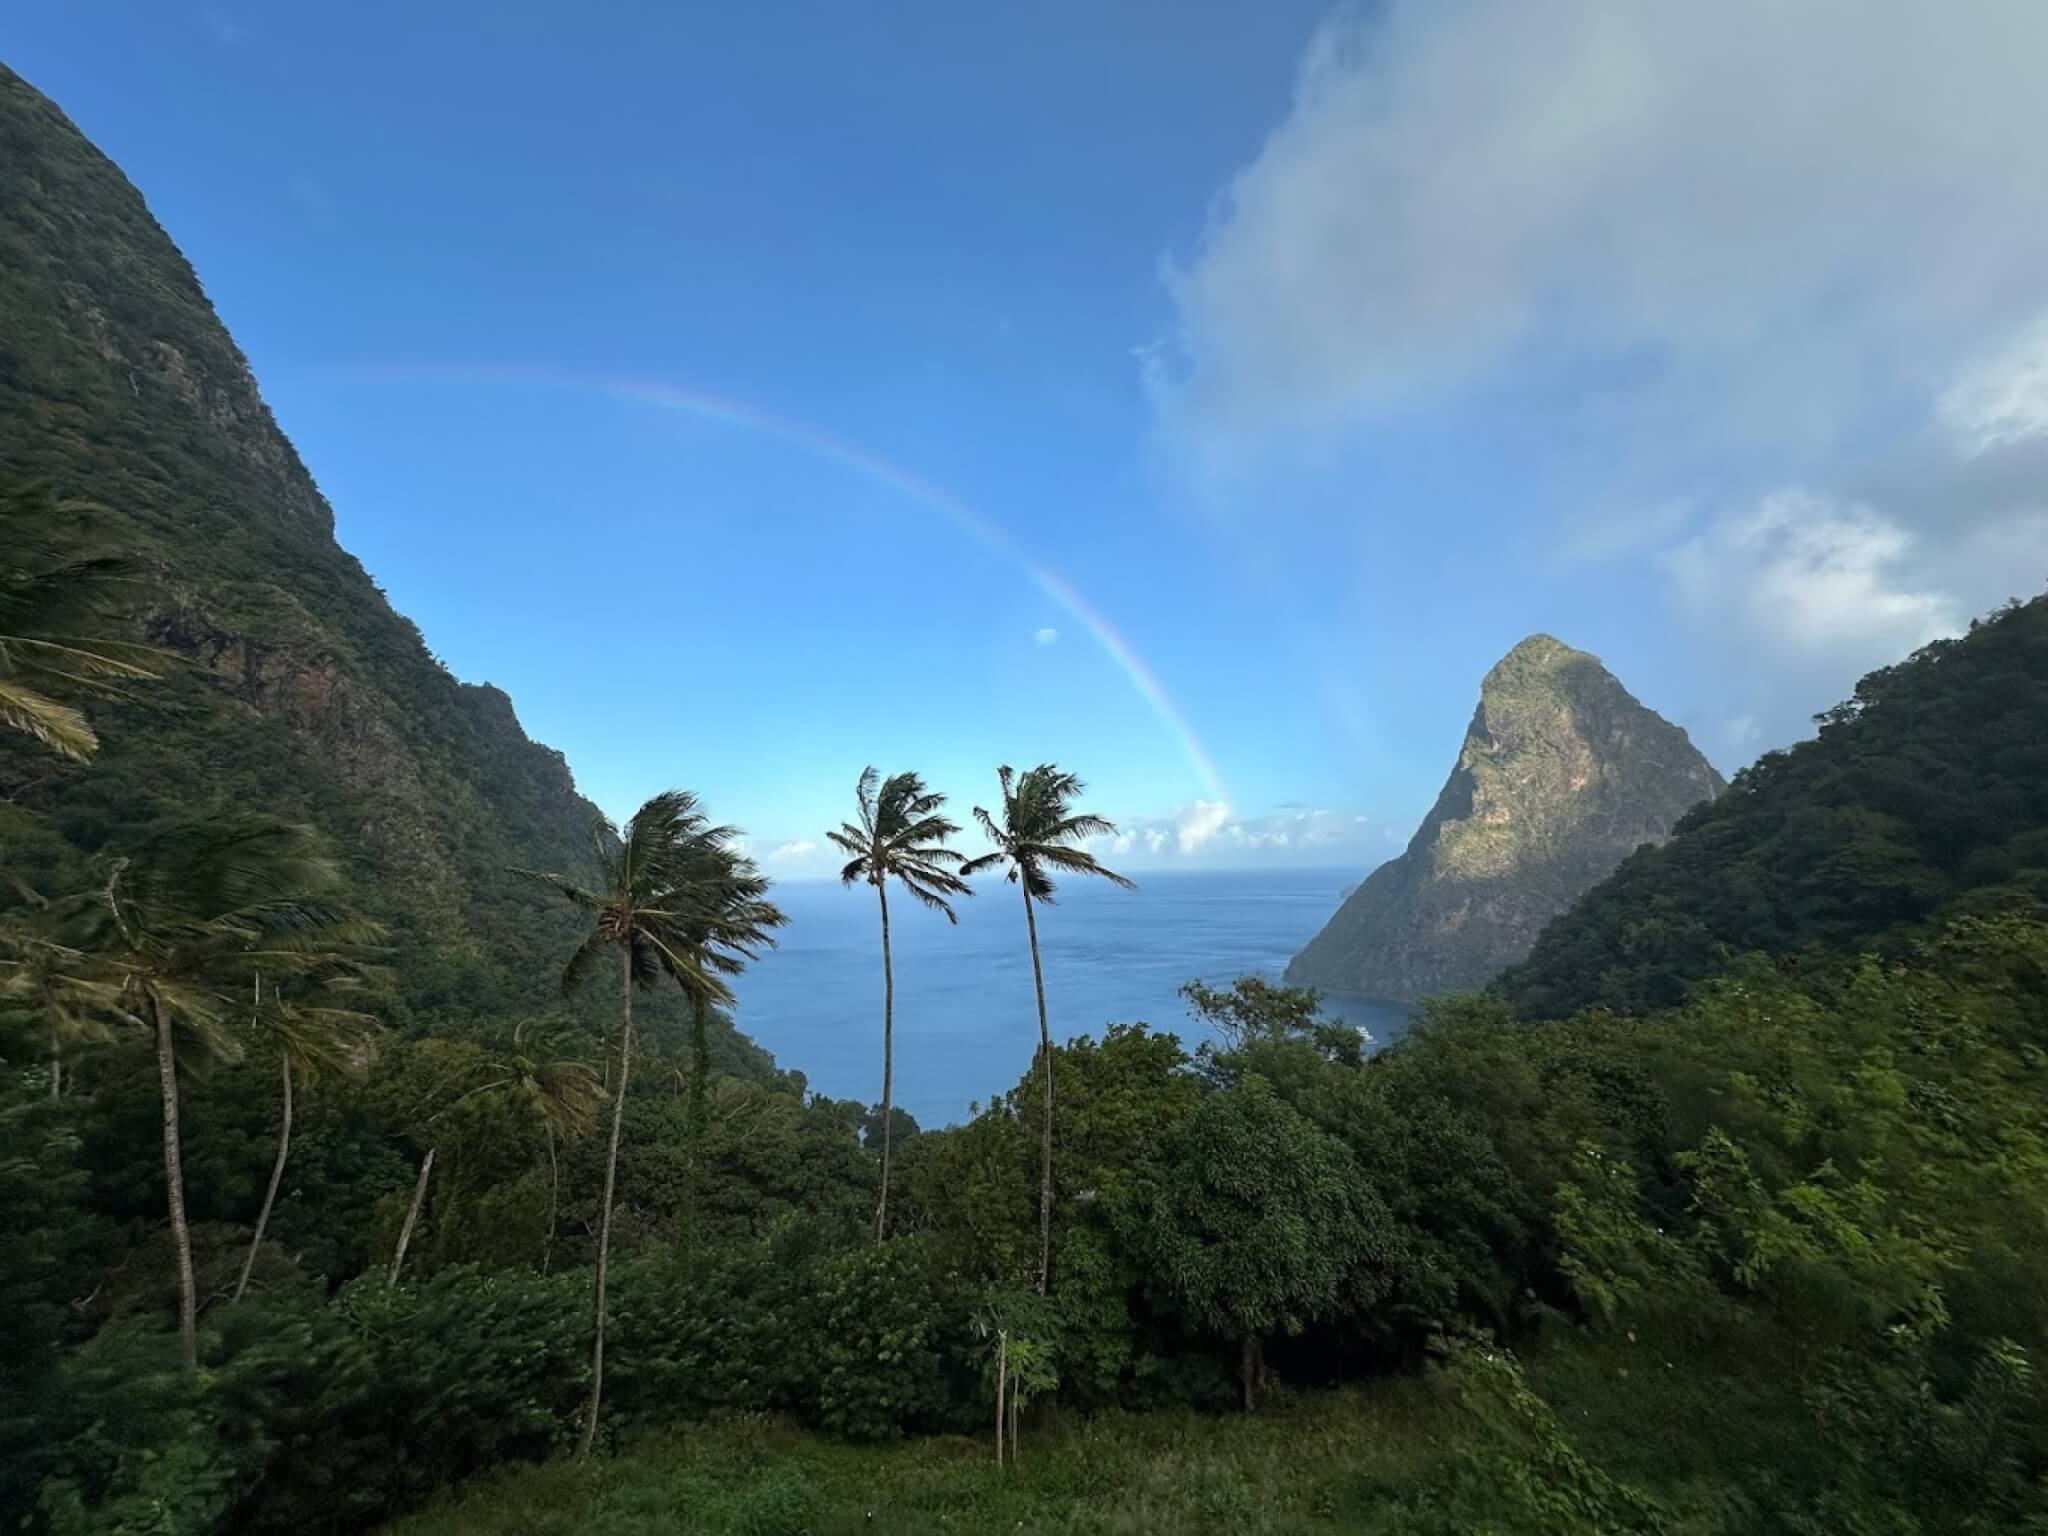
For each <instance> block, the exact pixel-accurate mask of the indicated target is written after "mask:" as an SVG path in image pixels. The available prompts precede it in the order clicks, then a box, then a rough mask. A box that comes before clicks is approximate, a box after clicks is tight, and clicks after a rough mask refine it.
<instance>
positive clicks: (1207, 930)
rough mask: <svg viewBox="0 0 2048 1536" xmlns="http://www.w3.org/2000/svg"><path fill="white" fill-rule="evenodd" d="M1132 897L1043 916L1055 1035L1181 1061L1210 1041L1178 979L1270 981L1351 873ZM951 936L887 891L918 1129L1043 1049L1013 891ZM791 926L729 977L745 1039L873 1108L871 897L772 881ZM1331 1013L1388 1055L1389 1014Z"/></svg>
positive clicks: (909, 1092)
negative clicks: (1138, 1030)
mask: <svg viewBox="0 0 2048 1536" xmlns="http://www.w3.org/2000/svg"><path fill="white" fill-rule="evenodd" d="M1134 878H1136V879H1137V881H1138V889H1137V890H1135V891H1121V890H1118V889H1117V888H1116V887H1114V886H1112V885H1109V884H1108V883H1106V882H1104V881H1100V880H1081V879H1066V880H1062V881H1061V882H1060V888H1059V897H1058V900H1057V902H1056V903H1055V904H1054V905H1053V906H1051V907H1041V908H1040V909H1039V911H1038V941H1039V950H1040V953H1041V956H1042V958H1043V960H1044V965H1045V998H1046V1008H1047V1011H1048V1013H1049V1015H1050V1018H1051V1021H1052V1035H1053V1039H1054V1040H1056V1041H1065V1040H1067V1039H1069V1038H1070V1037H1072V1036H1074V1035H1079V1034H1099V1033H1100V1032H1101V1030H1102V1028H1103V1026H1104V1025H1105V1024H1111V1023H1137V1022H1143V1023H1146V1024H1149V1025H1151V1026H1152V1027H1153V1028H1154V1029H1155V1030H1158V1031H1162V1032H1164V1031H1171V1032H1173V1033H1175V1034H1178V1035H1179V1036H1180V1037H1181V1040H1182V1042H1183V1043H1184V1044H1185V1045H1186V1046H1187V1047H1188V1048H1189V1049H1190V1050H1193V1049H1194V1047H1195V1046H1196V1045H1197V1044H1198V1043H1199V1042H1200V1040H1202V1039H1204V1038H1206V1037H1207V1036H1206V1033H1205V1031H1204V1030H1203V1028H1202V1026H1200V1025H1199V1024H1197V1023H1196V1022H1195V1021H1194V1020H1193V1019H1192V1018H1190V1017H1189V1015H1188V1010H1187V1005H1186V1004H1185V1003H1184V1002H1183V1001H1182V1000H1181V999H1180V997H1179V996H1178V995H1177V990H1178V988H1179V987H1180V985H1181V984H1182V983H1183V982H1186V981H1192V980H1201V981H1206V982H1209V983H1210V984H1212V985H1217V986H1222V985H1227V984H1228V983H1229V982H1230V981H1232V980H1233V979H1235V978H1236V977H1238V976H1240V975H1243V974H1245V973H1247V972H1252V973H1255V974H1258V975H1261V976H1265V977H1267V978H1269V979H1271V980H1276V981H1277V980H1278V979H1279V977H1280V973H1281V971H1282V970H1284V969H1285V968H1286V965H1287V962H1288V960H1289V959H1290V958H1291V957H1292V956H1293V955H1294V953H1295V952H1296V951H1297V950H1299V949H1300V948H1301V946H1302V945H1303V944H1305V943H1307V942H1308V940H1309V939H1310V938H1311V937H1313V936H1314V934H1315V932H1316V930H1317V929H1319V928H1320V927H1321V926H1322V924H1323V922H1324V920H1325V919H1327V918H1328V917H1329V915H1330V914H1331V913H1332V912H1334V911H1335V910H1336V908H1337V904H1338V902H1339V901H1340V900H1341V899H1342V893H1343V891H1344V888H1345V887H1346V886H1348V885H1350V884H1351V883H1352V882H1354V881H1356V880H1357V879H1359V878H1360V876H1359V873H1358V872H1357V871H1350V870H1292V869H1290V870H1260V871H1240V870H1215V871H1200V872H1189V871H1175V872H1170V873H1165V872H1154V871H1148V872H1146V873H1145V874H1143V875H1140V876H1135V877H1134ZM977 892H978V893H977V894H976V895H975V896H973V897H972V898H970V899H967V900H965V901H962V902H960V903H959V904H958V908H959V913H960V921H959V924H958V926H957V927H956V926H952V925H949V924H948V923H947V922H946V919H945V916H944V914H942V913H939V912H933V911H928V910H926V909H925V908H924V907H922V906H920V905H919V904H918V903H917V902H915V901H913V900H911V899H910V897H909V896H908V895H907V894H906V893H904V892H903V891H902V890H901V889H900V888H895V887H892V888H891V890H890V893H889V928H890V940H891V946H892V949H893V951H894V955H895V962H896V1102H897V1103H898V1104H899V1105H901V1106H902V1107H903V1108H904V1109H906V1110H908V1111H909V1112H910V1113H911V1114H912V1115H913V1116H915V1117H916V1119H917V1121H918V1123H919V1124H920V1125H922V1126H926V1127H930V1128H935V1127H938V1126H941V1125H946V1124H950V1123H954V1122H957V1121H960V1120H962V1119H965V1118H966V1117H967V1115H968V1113H969V1105H970V1104H971V1103H973V1102H976V1101H980V1102H986V1101H987V1100H989V1099H990V1098H992V1097H994V1096H995V1095H997V1094H999V1093H1001V1092H1003V1091H1005V1090H1007V1089H1008V1088H1010V1087H1011V1086H1012V1085H1014V1084H1015V1083H1016V1081H1017V1079H1018V1077H1019V1076H1021V1075H1022V1073H1023V1072H1024V1069H1025V1068H1026V1067H1028V1066H1029V1065H1030V1063H1031V1057H1032V1053H1033V1051H1034V1050H1035V1049H1036V1048H1037V1044H1038V1013H1037V1005H1036V1003H1035V1001H1034V1000H1033V997H1032V991H1031V961H1030V956H1029V954H1028V952H1027V950H1026V947H1025V935H1024V911H1023V902H1022V899H1021V898H1020V897H1019V895H1018V894H1017V888H1016V887H1015V886H1014V885H1010V884H1007V883H1004V882H1000V881H984V882H981V883H980V884H979V885H978V887H977ZM775 900H776V902H777V903H778V904H779V905H780V906H781V907H782V909H783V911H785V912H786V913H788V915H789V926H788V927H786V928H785V929H783V930H782V933H781V943H780V945H779V946H778V947H777V948H776V949H773V950H771V951H769V952H768V953H767V954H765V955H764V956H763V957H762V958H761V959H760V960H758V961H756V962H755V964H754V965H753V966H752V967H751V968H749V969H748V971H747V972H746V974H745V975H743V976H741V977H740V978H739V979H738V981H737V983H736V985H735V989H734V990H735V991H736V993H737V995H738V999H739V1003H738V1007H737V1008H736V1009H735V1010H734V1020H735V1022H736V1023H737V1024H738V1025H739V1027H740V1028H741V1029H743V1030H745V1031H746V1032H747V1033H748V1034H749V1035H751V1036H753V1038H754V1039H755V1040H757V1041H759V1042H760V1043H761V1044H762V1045H763V1046H765V1047H766V1048H767V1049H769V1050H770V1051H773V1052H774V1053H775V1059H776V1061H777V1062H778V1063H779V1064H780V1065H782V1066H783V1067H785V1068H792V1069H795V1070H797V1071H801V1072H802V1073H804V1074H805V1076H806V1077H807V1078H808V1079H809V1082H810V1086H811V1088H812V1090H813V1091H815V1092H819V1093H825V1094H829V1095H831V1096H832V1097H833V1098H838V1099H858V1100H860V1101H861V1102H862V1103H865V1104H872V1103H875V1102H877V1101H878V1100H879V1099H880V1098H881V1096H882V949H881V933H880V920H879V916H878V913H877V911H876V904H875V897H874V892H873V890H872V889H871V888H870V887H868V886H855V887H850V888H849V887H845V886H841V885H839V884H838V883H837V882H832V881H788V882H782V883H779V884H777V886H776V887H775ZM1325 1011H1326V1012H1328V1013H1331V1014H1333V1015H1336V1016H1338V1017H1341V1018H1344V1019H1347V1020H1349V1021H1351V1022H1353V1023H1355V1024H1357V1025H1359V1026H1360V1027H1361V1028H1363V1029H1365V1030H1366V1031H1367V1033H1368V1034H1370V1035H1371V1036H1372V1038H1373V1039H1374V1041H1375V1042H1377V1043H1380V1044H1385V1043H1387V1042H1388V1041H1390V1040H1393V1039H1396V1038H1398V1037H1399V1036H1400V1035H1401V1033H1402V1032H1403V1031H1404V1030H1405V1029H1406V1027H1407V1020H1406V1017H1405V1015H1404V1014H1403V1013H1402V1011H1401V1010H1400V1009H1398V1008H1393V1007H1389V1006H1387V1005H1385V1004H1381V1003H1374V1002H1371V1001H1368V1000H1366V999H1363V998H1353V997H1347V996H1344V995H1342V994H1331V995H1330V996H1328V997H1327V998H1326V999H1325Z"/></svg>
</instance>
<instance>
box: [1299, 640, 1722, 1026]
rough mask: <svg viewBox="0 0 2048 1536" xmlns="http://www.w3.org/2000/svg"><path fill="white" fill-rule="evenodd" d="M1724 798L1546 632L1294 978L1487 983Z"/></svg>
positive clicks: (1351, 985) (1499, 670) (1324, 983)
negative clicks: (1554, 924) (1396, 846)
mask: <svg viewBox="0 0 2048 1536" xmlns="http://www.w3.org/2000/svg"><path fill="white" fill-rule="evenodd" d="M1723 787H1724V786H1723V783H1722V780H1721V776H1720V775H1719V774H1718V773H1716V772H1715V771H1714V769H1713V767H1712V766H1711V765H1710V764H1709V763H1708V762H1707V760H1706V759H1705V758H1704V757H1702V756H1701V755H1700V754H1699V752H1698V750H1697V749H1696V748H1695V747H1694V746H1693V744H1692V742H1691V741H1690V739H1688V738H1687V736H1686V734H1685V732H1684V731H1683V730H1681V729H1679V728H1678V727H1677V726H1675V725H1672V724H1671V723H1670V722H1669V721H1667V720H1665V719H1663V718H1662V717H1661V716H1659V715H1657V714H1656V713H1655V712H1654V711H1652V710H1650V709H1647V708H1645V707H1644V706H1643V705H1642V704H1641V703H1640V702H1638V701H1637V699H1636V698H1635V697H1634V696H1633V695H1632V694H1630V693H1629V691H1628V690H1627V689H1626V688H1624V687H1623V686H1622V685H1621V681H1620V679H1618V678H1616V677H1615V676H1614V674H1613V673H1611V672H1609V671H1608V670H1607V668H1606V667H1605V666H1603V665H1602V664H1601V662H1600V659H1599V658H1598V657H1597V656H1593V655H1590V654H1588V653H1587V652H1585V651H1579V650H1574V649H1573V648H1572V647H1570V646H1568V645H1566V644H1565V643H1564V642H1563V641H1561V640H1558V639H1557V638H1556V637H1554V636H1551V635H1545V634H1536V635H1531V636H1529V637H1528V638H1527V639H1525V640H1523V641H1521V642H1520V643H1518V644H1517V645H1516V646H1515V647H1514V648H1513V649H1512V650H1510V651H1509V652H1508V653H1507V655H1505V656H1503V657H1502V658H1501V659H1500V661H1498V662H1497V663H1495V665H1494V666H1493V668H1492V669H1491V670H1490V671H1488V672H1487V674H1486V677H1485V679H1484V681H1483V682H1482V683H1481V685H1480V693H1479V706H1478V708H1477V709H1476V710H1475V711H1474V712H1473V715H1472V723H1471V725H1470V726H1469V727H1467V729H1466V732H1465V739H1464V741H1463V743H1462V744H1461V745H1460V747H1459V751H1458V756H1457V761H1456V762H1455V763H1454V764H1453V766H1452V769H1451V773H1450V777H1449V778H1448V779H1447V780H1446V781H1445V783H1444V787H1443V790H1442V791H1441V792H1440V793H1439V794H1438V796H1437V800H1436V804H1435V806H1434V807H1433V808H1432V809H1431V811H1430V813H1429V815H1428V817H1427V818H1425V819H1424V821H1423V823H1422V825H1421V827H1420V828H1418V829H1417V831H1416V833H1415V836H1414V838H1413V839H1412V840H1411V841H1410V842H1409V844H1408V848H1407V851H1406V852H1404V853H1403V854H1402V855H1401V856H1400V857H1399V858H1397V859H1393V860H1390V861H1389V862H1388V863H1386V864H1383V865H1381V866H1380V868H1379V869H1377V870H1375V871H1374V872H1373V874H1372V876H1371V877H1370V878H1369V879H1367V880H1366V881H1365V882H1364V884H1362V885H1360V886H1359V887H1358V889H1357V890H1355V891H1354V892H1352V894H1351V895H1350V897H1349V898H1347V899H1346V900H1345V902H1344V904H1343V905H1342V906H1341V907H1339V908H1338V910H1337V912H1336V914H1335V915H1334V916H1333V917H1332V918H1331V919H1330V921H1329V923H1328V924H1327V925H1326V926H1325V927H1324V929H1323V931H1322V932H1321V933H1319V934H1318V935H1317V936H1316V937H1315V938H1314V939H1313V940H1312V941H1310V943H1309V945H1308V947H1307V948H1306V949H1304V950H1303V951H1302V952H1301V953H1300V954H1299V955H1297V956H1295V958H1294V960H1293V962H1292V963H1291V964H1290V965H1289V966H1288V969H1287V979H1288V980H1289V981H1290V982H1293V983H1296V984H1309V985H1315V986H1320V987H1327V988H1332V989H1335V990H1338V991H1346V992H1362V993H1365V994H1367V995H1369V996H1376V997H1383V998H1391V999H1396V1000H1401V1001H1408V1000H1412V999H1415V998H1419V997H1423V996H1427V995H1429V994H1431V993H1436V992H1448V991H1461V990H1465V989H1469V988H1473V987H1478V986H1482V985H1484V984H1485V983H1486V982H1487V981H1488V980H1489V979H1490V978H1491V977H1492V976H1493V975H1494V974H1495V973H1496V972H1497V971H1499V970H1500V969H1502V968H1503V967H1504V966H1507V965H1509V964H1512V963H1513V962H1514V961H1516V960H1518V959H1520V958H1521V957H1522V956H1523V955H1524V954H1526V953H1527V952H1528V950H1529V948H1530V946H1531V945H1532V944H1534V943H1535V941H1536V936H1537V935H1538V934H1539V933H1540V932H1541V931H1542V928H1543V925H1544V924H1545V923H1547V922H1548V921H1549V920H1550V919H1551V918H1552V917H1554V916H1556V915H1557V914H1558V913H1559V912H1561V911H1563V910H1564V908H1565V907H1567V906H1568V905H1570V903H1571V902H1572V901H1573V900H1574V899H1576V898H1577V897H1578V896H1579V895H1580V894H1582V893H1583V892H1584V891H1586V890H1588V889H1589V888H1591V887H1592V886H1593V885H1594V884H1596V883H1597V882H1598V881H1600V880H1601V879H1603V878H1605V876H1606V875H1607V874H1608V873H1610V872H1611V871H1612V870H1613V869H1614V867H1615V866H1616V865H1618V864H1619V863H1620V862H1621V861H1622V859H1624V858H1625V857H1627V856H1628V855H1629V854H1630V853H1632V852H1634V851H1635V849H1636V848H1637V847H1639V846H1640V845H1641V844H1643V843H1655V842H1661V841H1663V839H1664V838H1665V837H1666V836H1667V835H1668V834H1669V832H1670V830H1671V828H1672V826H1673V825H1674V824H1675V823H1676V822H1677V821H1678V819H1679V817H1681V816H1682V815H1684V814H1685V812H1686V811H1687V810H1689V809H1691V807H1692V806H1694V805H1695V804H1697V803H1698V802H1700V801H1701V800H1706V799H1709V798H1711V797H1713V796H1714V795H1717V794H1719V793H1720V791H1721V790H1722V788H1723Z"/></svg>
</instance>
